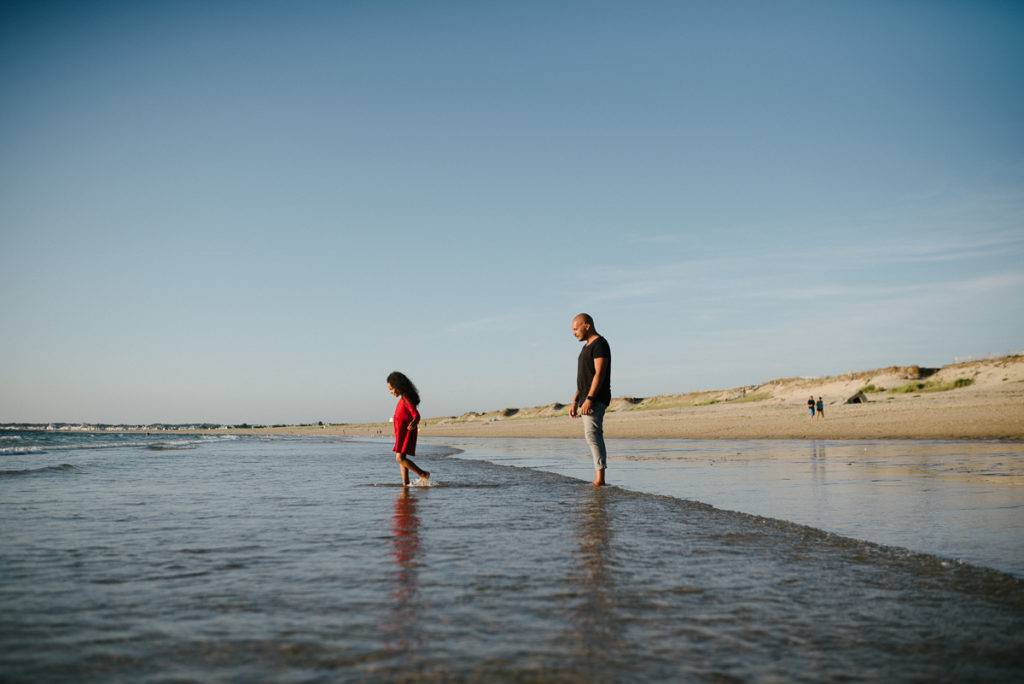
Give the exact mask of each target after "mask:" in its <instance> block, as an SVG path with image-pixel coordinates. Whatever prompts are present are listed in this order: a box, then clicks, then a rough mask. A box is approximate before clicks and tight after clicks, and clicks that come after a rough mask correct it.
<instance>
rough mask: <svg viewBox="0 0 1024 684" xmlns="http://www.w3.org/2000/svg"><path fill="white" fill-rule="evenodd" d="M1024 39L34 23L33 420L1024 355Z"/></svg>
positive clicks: (11, 266)
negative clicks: (578, 359) (584, 336)
mask: <svg viewBox="0 0 1024 684" xmlns="http://www.w3.org/2000/svg"><path fill="white" fill-rule="evenodd" d="M1022 65H1024V6H1022V5H1021V4H1019V3H1011V2H956V3H954V2H849V3H842V2H834V3H815V2H801V3H787V2H778V3H755V2H706V3H702V2H693V3H678V2H666V3H657V2H652V3H643V4H640V5H637V4H635V3H600V2H596V3H595V2H579V3H573V2H567V3H529V2H524V3H488V2H474V3H468V2H467V3H400V2H366V3H316V2H299V3H189V2H175V3H164V4H161V3H33V4H19V3H13V4H11V3H7V4H4V5H2V6H0V88H2V90H0V92H3V94H4V95H3V99H4V105H3V107H0V150H2V152H0V244H2V250H0V307H2V311H3V312H4V313H3V322H4V325H3V326H2V332H0V359H2V364H0V386H2V388H3V389H2V390H0V420H33V421H36V420H38V421H42V420H89V421H155V420H167V421H188V420H216V421H232V422H234V421H243V420H248V421H260V422H279V421H308V420H314V421H315V420H325V421H326V420H330V421H339V420H368V419H380V418H382V417H386V416H387V415H390V407H391V404H392V401H393V400H392V399H391V397H390V396H388V395H387V394H386V393H385V392H384V387H383V385H384V377H385V376H386V375H387V373H388V372H390V371H391V370H393V369H401V370H404V371H406V372H407V373H408V374H409V375H410V376H411V377H412V378H413V379H414V381H416V382H417V383H418V384H419V386H420V389H421V391H422V394H423V396H424V405H423V409H424V412H425V413H426V414H428V415H446V414H458V413H462V412H464V411H467V410H471V409H493V408H499V407H503V406H515V405H527V404H540V403H545V402H550V401H556V400H561V401H564V400H565V399H567V398H568V396H569V395H570V393H571V392H572V389H573V386H574V381H575V356H576V354H577V351H578V343H576V342H575V340H574V339H573V338H572V337H571V335H570V333H569V319H570V318H571V316H572V315H573V314H574V313H576V312H577V311H584V310H585V311H589V312H590V313H592V314H593V315H594V316H595V318H596V319H597V323H598V328H599V329H600V330H601V331H602V332H604V333H605V334H606V335H607V336H608V338H609V340H610V341H611V344H612V348H613V354H614V375H613V378H612V380H613V387H612V389H613V393H614V394H616V395H623V394H629V395H640V396H644V395H650V394H655V393H664V392H678V391H687V390H693V389H699V388H708V387H721V386H731V385H738V384H745V383H753V382H758V381H762V380H766V379H769V378H772V377H778V376H787V375H817V374H825V373H835V372H845V371H847V370H856V369H863V368H870V367H877V366H884V365H889V364H894V363H920V364H936V365H939V364H943V363H948V362H950V361H953V360H954V359H955V358H958V357H961V358H962V357H966V356H981V355H986V354H993V353H1008V352H1018V351H1022V350H1024V259H1022V257H1024V126H1022V125H1021V123H1020V122H1021V121H1024V68H1022Z"/></svg>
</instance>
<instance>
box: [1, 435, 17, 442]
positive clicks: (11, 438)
mask: <svg viewBox="0 0 1024 684" xmlns="http://www.w3.org/2000/svg"><path fill="white" fill-rule="evenodd" d="M16 439H21V435H0V441H14V440H16Z"/></svg>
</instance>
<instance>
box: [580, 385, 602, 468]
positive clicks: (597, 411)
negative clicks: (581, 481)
mask: <svg viewBox="0 0 1024 684" xmlns="http://www.w3.org/2000/svg"><path fill="white" fill-rule="evenodd" d="M590 407H591V408H590V415H589V416H587V415H584V416H583V437H584V439H586V440H587V445H588V446H589V447H590V454H591V455H592V456H593V457H594V469H595V470H600V469H603V468H605V467H606V466H607V465H608V450H607V449H606V448H605V446H604V410H605V409H606V408H608V406H607V405H605V404H602V403H599V402H596V401H595V402H591V404H590Z"/></svg>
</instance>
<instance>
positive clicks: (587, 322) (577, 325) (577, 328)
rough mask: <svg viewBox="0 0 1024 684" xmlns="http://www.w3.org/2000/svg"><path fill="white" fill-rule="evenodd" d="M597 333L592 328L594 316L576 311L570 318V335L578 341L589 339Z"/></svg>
mask: <svg viewBox="0 0 1024 684" xmlns="http://www.w3.org/2000/svg"><path fill="white" fill-rule="evenodd" d="M596 334H597V331H596V330H594V318H593V316H591V315H590V314H587V313H578V314H576V315H575V316H573V318H572V336H573V337H575V338H576V339H577V340H579V341H580V342H583V341H584V340H589V339H590V338H591V337H593V336H594V335H596Z"/></svg>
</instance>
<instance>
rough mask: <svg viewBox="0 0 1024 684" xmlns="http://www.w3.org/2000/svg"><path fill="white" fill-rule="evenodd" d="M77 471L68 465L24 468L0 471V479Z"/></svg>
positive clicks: (74, 467)
mask: <svg viewBox="0 0 1024 684" xmlns="http://www.w3.org/2000/svg"><path fill="white" fill-rule="evenodd" d="M76 470H78V468H77V467H76V466H73V465H71V464H70V463H61V464H60V465H52V466H43V467H42V468H24V469H22V470H0V477H20V476H22V475H42V474H45V473H68V472H75V471H76Z"/></svg>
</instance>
